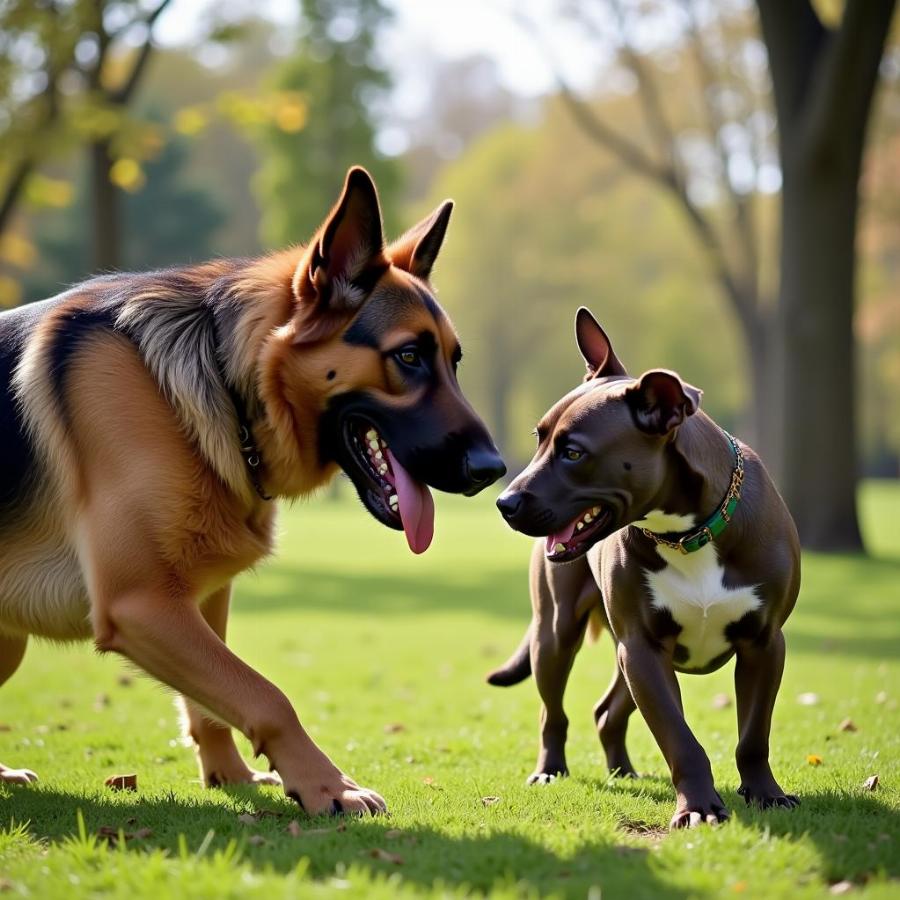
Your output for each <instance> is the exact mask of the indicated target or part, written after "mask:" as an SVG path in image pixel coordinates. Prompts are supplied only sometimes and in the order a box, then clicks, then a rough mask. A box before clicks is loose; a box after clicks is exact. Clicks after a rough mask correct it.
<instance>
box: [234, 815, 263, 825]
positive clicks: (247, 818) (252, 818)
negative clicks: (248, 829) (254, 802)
mask: <svg viewBox="0 0 900 900" xmlns="http://www.w3.org/2000/svg"><path fill="white" fill-rule="evenodd" d="M237 818H238V822H240V823H241V824H243V825H255V824H256V823H257V822H258V821H259V819H258V818H257V816H256V813H241V814H240V815H239V816H238V817H237Z"/></svg>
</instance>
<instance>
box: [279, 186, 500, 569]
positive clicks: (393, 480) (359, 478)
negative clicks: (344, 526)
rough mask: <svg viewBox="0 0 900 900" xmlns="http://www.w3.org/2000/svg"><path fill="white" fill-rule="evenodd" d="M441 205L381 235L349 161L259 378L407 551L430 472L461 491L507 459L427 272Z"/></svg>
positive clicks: (442, 486)
mask: <svg viewBox="0 0 900 900" xmlns="http://www.w3.org/2000/svg"><path fill="white" fill-rule="evenodd" d="M451 209H452V203H450V202H449V201H448V202H445V203H444V204H442V205H441V206H440V207H439V208H438V209H437V210H436V211H435V212H434V213H433V214H432V215H431V216H429V217H428V218H426V219H425V220H423V221H422V222H420V223H419V224H418V225H416V226H415V227H413V228H412V229H410V230H409V231H408V232H407V233H406V234H404V235H403V236H402V237H401V238H400V239H399V240H397V241H395V242H393V243H391V244H389V245H386V244H385V241H384V235H383V232H382V221H381V210H380V208H379V203H378V195H377V193H376V190H375V185H374V184H373V183H372V179H371V178H370V177H369V175H368V173H367V172H366V171H365V170H364V169H361V168H354V169H351V170H350V172H349V173H348V174H347V179H346V182H345V184H344V190H343V192H342V194H341V197H340V199H339V201H338V203H337V205H336V206H335V207H334V209H333V210H332V212H331V214H330V215H329V216H328V218H327V219H326V220H325V222H324V223H323V225H322V226H321V228H320V229H319V231H318V232H317V234H316V236H315V238H314V239H313V240H312V241H311V242H310V244H309V245H308V246H307V247H306V249H305V251H304V255H303V257H302V259H301V260H300V262H299V264H298V265H297V266H296V268H295V270H294V275H293V282H292V292H291V293H292V297H291V302H292V307H293V314H292V317H291V320H290V322H289V323H288V325H286V326H284V327H282V328H280V329H279V330H278V332H277V334H276V338H277V342H276V346H275V348H272V347H271V345H270V350H273V351H274V352H271V353H270V356H269V364H268V366H267V373H266V378H265V379H264V381H265V382H266V383H267V384H268V390H264V392H263V393H264V395H265V394H268V396H269V398H272V397H273V395H274V394H277V395H279V396H280V398H281V399H282V400H283V401H284V403H282V406H284V405H285V404H286V405H287V406H289V407H290V417H291V421H292V429H293V433H294V436H295V440H296V441H297V442H298V443H302V442H304V441H309V439H310V437H311V436H312V435H315V442H316V451H317V460H316V462H317V466H318V468H319V470H320V472H321V473H322V474H323V476H324V475H326V474H327V472H328V471H329V470H332V471H333V470H334V469H335V468H336V466H340V468H342V469H343V470H344V472H345V473H346V474H347V475H348V476H349V477H350V479H351V481H352V482H353V484H354V486H355V488H356V491H357V493H358V494H359V497H360V499H361V500H362V502H363V504H364V505H365V507H366V508H367V509H368V510H369V512H370V513H371V514H372V515H373V516H374V517H375V518H376V519H378V521H379V522H382V523H383V524H384V525H387V526H388V527H389V528H396V529H398V530H401V529H402V530H403V531H404V532H405V534H406V539H407V542H408V543H409V546H410V548H411V549H412V550H413V551H414V552H415V553H421V552H423V551H424V550H425V549H427V548H428V546H429V544H430V543H431V539H432V536H433V533H434V503H433V500H432V498H431V493H430V492H429V490H428V486H429V485H430V486H431V487H434V488H437V489H438V490H442V491H447V492H450V493H461V494H465V495H467V496H472V495H474V494H477V493H478V492H479V491H480V490H482V489H483V488H485V487H487V486H488V485H490V484H492V483H493V482H495V481H496V480H497V479H498V478H500V477H501V476H502V475H503V474H504V473H505V472H506V467H505V466H504V464H503V461H502V460H501V458H500V455H499V453H498V452H497V448H496V447H495V446H494V443H493V441H492V439H491V436H490V435H489V433H488V431H487V429H486V428H485V426H484V423H483V422H482V421H481V419H480V418H479V417H478V416H477V415H476V413H475V411H474V410H473V409H472V407H471V406H470V405H469V403H468V401H467V400H466V398H465V397H464V396H463V393H462V391H461V390H460V386H459V383H458V381H457V377H456V370H457V366H458V365H459V362H460V359H461V358H462V349H461V347H460V344H459V340H458V338H457V335H456V332H455V331H454V329H453V326H452V325H451V323H450V320H449V319H448V318H447V316H446V314H445V313H444V311H443V310H442V309H441V307H440V305H439V304H438V302H437V301H436V300H435V297H434V294H433V293H432V290H431V287H430V284H429V276H430V274H431V270H432V266H433V265H434V261H435V258H436V257H437V254H438V251H439V250H440V247H441V243H442V241H443V239H444V234H445V232H446V229H447V223H448V220H449V218H450V212H451ZM264 387H265V385H264ZM263 399H264V400H266V399H267V398H266V397H265V396H264V397H263ZM266 405H267V407H270V411H271V405H272V404H270V403H269V402H267V403H266Z"/></svg>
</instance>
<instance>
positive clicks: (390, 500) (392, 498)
mask: <svg viewBox="0 0 900 900" xmlns="http://www.w3.org/2000/svg"><path fill="white" fill-rule="evenodd" d="M399 502H400V501H399V499H398V498H397V495H396V494H391V496H390V497H388V503H390V504H391V506H396V505H397V504H398V503H399Z"/></svg>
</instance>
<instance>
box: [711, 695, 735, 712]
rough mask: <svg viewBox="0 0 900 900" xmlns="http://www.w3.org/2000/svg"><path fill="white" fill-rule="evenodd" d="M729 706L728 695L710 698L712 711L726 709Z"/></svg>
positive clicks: (729, 699) (729, 698)
mask: <svg viewBox="0 0 900 900" xmlns="http://www.w3.org/2000/svg"><path fill="white" fill-rule="evenodd" d="M729 706H731V697H729V696H728V694H716V696H715V697H713V698H712V708H713V709H728V707H729Z"/></svg>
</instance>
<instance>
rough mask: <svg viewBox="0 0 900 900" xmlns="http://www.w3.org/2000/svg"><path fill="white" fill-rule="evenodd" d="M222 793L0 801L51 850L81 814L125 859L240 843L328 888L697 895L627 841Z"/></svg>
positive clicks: (253, 854) (268, 862)
mask: <svg viewBox="0 0 900 900" xmlns="http://www.w3.org/2000/svg"><path fill="white" fill-rule="evenodd" d="M226 790H227V797H223V796H219V797H216V796H215V795H211V796H210V799H209V800H204V799H184V798H179V797H176V796H175V795H174V794H163V795H160V796H158V797H139V796H137V795H134V797H133V798H132V796H130V795H117V796H116V798H115V799H114V800H112V799H105V798H104V797H103V796H102V795H101V794H97V795H93V796H92V795H77V794H72V793H67V792H65V791H60V790H54V789H50V788H46V787H39V786H37V785H33V786H30V787H23V788H19V787H9V788H6V789H0V800H2V799H3V794H4V792H5V793H7V797H6V800H7V802H5V803H3V804H2V806H0V808H2V809H3V813H2V815H3V818H4V819H5V821H3V822H2V823H0V827H8V826H9V825H10V822H12V823H13V824H14V825H15V824H18V825H22V824H24V825H25V826H26V827H27V829H28V831H29V832H30V833H31V835H32V836H33V837H34V838H36V839H38V840H41V841H42V842H45V843H50V844H58V843H61V842H65V841H70V840H73V839H74V838H76V836H77V835H78V829H79V825H78V820H79V816H80V817H81V819H82V821H83V823H84V828H85V830H86V832H87V834H88V835H89V836H94V837H92V838H91V839H92V840H98V841H112V842H117V841H118V837H117V832H118V831H119V829H121V830H122V832H123V833H124V836H125V837H126V848H127V852H130V853H147V852H151V851H158V850H160V849H161V850H163V851H164V852H166V853H167V854H168V855H170V856H171V857H173V858H175V859H177V858H178V857H179V856H180V855H183V854H184V853H185V844H186V847H187V852H189V853H190V854H194V855H201V854H202V855H203V856H204V857H212V856H214V855H215V854H216V853H217V852H219V851H223V850H225V849H226V847H227V846H228V844H229V843H230V842H231V841H233V840H236V841H237V844H238V847H239V852H240V859H241V861H242V862H243V863H244V864H246V865H249V866H250V867H252V868H253V869H254V870H256V871H258V872H260V873H264V872H271V871H274V872H278V873H283V874H287V873H290V872H293V871H295V870H296V869H297V866H298V863H300V861H301V860H303V859H304V858H305V859H307V860H308V866H307V868H306V870H305V871H306V877H308V878H310V879H312V880H313V881H316V882H319V883H323V884H328V883H329V882H330V881H331V879H334V878H336V877H337V878H339V879H340V878H343V877H345V876H346V874H347V873H348V871H349V870H350V869H351V867H352V868H353V869H355V870H359V869H360V868H362V869H363V870H366V871H368V872H369V873H370V874H371V876H372V877H373V878H376V879H381V880H383V879H384V878H385V877H388V876H390V877H392V880H395V881H397V883H398V885H404V886H409V887H416V888H418V889H430V888H435V887H439V886H442V885H443V886H446V887H450V888H457V889H460V890H464V891H472V892H476V893H489V892H490V891H491V890H493V889H498V888H506V889H507V890H508V891H510V892H513V893H521V894H527V895H529V896H530V895H532V894H539V895H545V894H548V893H553V894H554V895H555V896H563V897H573V898H574V897H580V898H583V897H584V896H585V895H586V894H587V892H588V889H589V888H590V886H591V885H595V884H596V885H598V886H602V887H603V889H604V891H605V890H606V887H607V885H608V883H609V881H610V877H611V876H612V877H614V879H615V883H616V884H617V885H619V886H620V890H619V891H618V892H619V893H621V885H629V886H630V889H629V891H628V896H634V897H644V896H645V897H653V898H662V900H681V898H687V897H688V896H692V897H696V896H701V897H702V896H704V894H703V893H702V892H701V893H700V894H698V893H697V891H696V890H690V891H688V890H684V889H682V888H680V887H679V886H677V885H673V884H671V883H667V881H666V880H665V875H664V874H663V873H660V872H659V871H658V867H654V866H653V865H652V863H651V860H650V853H651V844H650V842H647V846H646V847H636V846H634V842H633V841H632V842H631V844H630V845H628V844H627V843H626V842H625V841H624V840H623V842H622V843H616V842H614V841H610V842H599V841H593V842H590V841H588V842H585V843H582V844H579V845H578V846H577V847H576V848H575V849H574V850H573V852H571V853H560V854H557V853H554V852H553V851H551V850H549V849H547V848H546V847H544V846H541V845H539V844H537V843H535V842H533V841H531V840H529V839H528V838H527V837H525V836H523V835H522V834H521V833H520V832H519V831H518V830H516V831H508V830H500V829H494V828H491V829H490V830H489V831H487V832H481V833H479V830H478V829H476V828H474V827H473V828H471V829H469V830H468V833H466V834H457V835H450V834H446V833H441V832H439V831H436V830H434V829H433V828H428V827H422V826H404V827H400V828H398V827H397V825H395V824H393V823H392V821H391V819H390V818H389V817H388V818H385V817H379V818H374V819H353V818H349V817H348V818H343V817H341V818H325V817H319V818H316V819H305V818H304V817H303V816H302V814H300V813H299V811H298V809H297V807H296V806H294V805H293V804H291V803H290V802H289V801H287V800H285V799H284V798H282V797H281V796H279V795H278V794H277V793H276V792H275V791H274V790H272V791H268V790H266V791H262V792H258V791H256V790H254V789H252V788H246V789H243V788H239V789H226ZM223 793H224V792H223ZM260 810H263V811H264V812H263V813H262V815H261V816H260V814H259V811H260ZM293 822H296V825H292V824H291V823H293ZM145 829H149V834H148V833H146V831H145Z"/></svg>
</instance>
